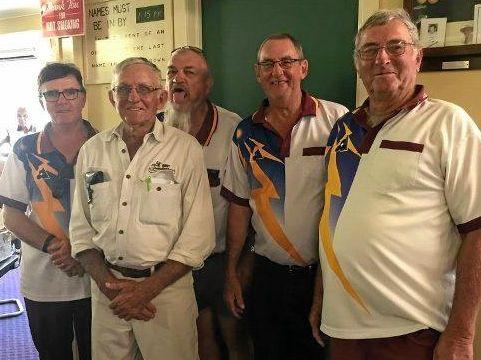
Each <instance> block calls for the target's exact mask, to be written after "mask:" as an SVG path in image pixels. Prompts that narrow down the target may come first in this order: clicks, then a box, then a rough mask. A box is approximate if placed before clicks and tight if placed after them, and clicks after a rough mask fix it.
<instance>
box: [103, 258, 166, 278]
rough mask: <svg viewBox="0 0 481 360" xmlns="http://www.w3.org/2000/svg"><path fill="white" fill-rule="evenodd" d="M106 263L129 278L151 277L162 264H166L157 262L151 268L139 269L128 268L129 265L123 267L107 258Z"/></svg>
mask: <svg viewBox="0 0 481 360" xmlns="http://www.w3.org/2000/svg"><path fill="white" fill-rule="evenodd" d="M105 265H107V267H108V268H110V269H113V270H115V271H118V272H119V273H121V274H122V275H123V276H125V277H129V278H143V277H149V276H152V274H153V273H154V272H155V271H157V270H159V269H160V267H161V266H162V265H164V262H160V263H158V264H155V265H154V266H152V267H151V268H149V269H142V270H139V269H132V268H128V267H123V266H119V265H115V264H112V263H110V262H108V261H107V260H105Z"/></svg>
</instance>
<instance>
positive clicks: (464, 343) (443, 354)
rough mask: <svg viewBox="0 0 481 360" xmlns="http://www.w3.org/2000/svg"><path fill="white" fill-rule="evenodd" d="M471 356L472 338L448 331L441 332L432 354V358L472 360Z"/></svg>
mask: <svg viewBox="0 0 481 360" xmlns="http://www.w3.org/2000/svg"><path fill="white" fill-rule="evenodd" d="M473 358H474V355H473V338H472V337H471V336H463V335H459V334H452V333H451V332H448V331H445V332H444V333H442V334H441V336H440V338H439V340H438V343H437V345H436V348H435V349H434V356H433V359H434V360H473Z"/></svg>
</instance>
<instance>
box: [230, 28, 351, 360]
mask: <svg viewBox="0 0 481 360" xmlns="http://www.w3.org/2000/svg"><path fill="white" fill-rule="evenodd" d="M254 69H255V74H256V78H257V81H258V82H259V84H260V85H261V87H262V89H263V90H264V93H265V94H266V95H267V99H265V100H264V101H263V102H262V104H261V107H260V108H259V109H258V110H257V112H255V113H254V114H253V115H252V116H249V117H248V118H246V119H244V120H243V121H242V122H241V123H240V124H239V126H238V127H237V130H236V132H235V135H234V137H233V140H232V143H231V154H230V156H229V161H228V165H227V170H226V175H225V178H224V184H223V188H222V194H223V195H224V196H225V197H226V199H228V200H229V202H230V204H229V211H228V221H227V224H228V225H227V269H226V287H225V298H226V301H227V303H228V306H229V308H230V309H231V311H232V312H233V314H234V315H235V316H237V317H241V316H242V315H243V313H244V312H245V313H246V315H247V317H248V318H249V320H250V322H251V324H252V326H251V328H252V336H253V341H254V353H255V358H256V359H263V360H264V359H320V358H322V348H321V346H320V344H317V343H316V341H315V340H314V338H313V337H312V334H311V329H310V326H309V321H308V315H309V310H310V307H311V301H312V291H313V287H314V279H315V274H316V269H317V264H318V244H319V241H318V221H319V220H318V219H319V217H320V214H321V211H322V207H323V189H324V175H325V171H324V165H323V159H324V156H323V155H324V149H325V145H326V143H327V137H328V135H329V132H330V131H331V129H332V125H333V124H334V122H335V121H336V120H337V119H338V118H339V117H341V116H342V115H343V114H344V113H346V111H347V109H346V108H345V107H344V106H341V105H339V104H335V103H332V102H329V101H325V100H319V99H316V98H314V97H313V96H311V95H309V94H308V93H307V92H305V91H303V90H302V87H301V82H302V80H303V79H304V78H305V77H306V76H307V73H308V62H307V59H305V58H304V55H303V51H302V47H301V44H300V43H299V42H298V41H297V40H296V39H294V38H293V37H292V36H291V35H289V34H279V35H272V36H269V37H268V38H267V39H266V40H264V42H263V43H262V44H261V45H260V47H259V50H258V55H257V63H256V64H255V65H254ZM251 216H252V225H253V228H254V230H255V260H254V270H253V278H252V293H251V299H250V301H249V304H248V305H247V306H246V304H245V303H244V297H243V294H242V289H241V286H240V282H239V277H238V274H237V272H236V266H237V262H238V259H239V256H240V254H241V250H242V247H243V245H244V242H245V238H246V233H247V229H248V225H249V221H250V220H251Z"/></svg>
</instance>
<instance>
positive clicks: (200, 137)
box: [195, 101, 219, 146]
mask: <svg viewBox="0 0 481 360" xmlns="http://www.w3.org/2000/svg"><path fill="white" fill-rule="evenodd" d="M218 123H219V116H218V113H217V109H216V107H215V106H214V105H213V104H212V103H211V102H210V101H207V113H206V114H205V118H204V121H203V122H202V126H201V128H200V129H199V131H198V132H197V134H196V136H195V138H196V139H197V141H198V142H199V144H201V145H202V146H208V145H209V143H210V140H211V139H212V136H213V135H214V132H215V131H216V130H217V125H218Z"/></svg>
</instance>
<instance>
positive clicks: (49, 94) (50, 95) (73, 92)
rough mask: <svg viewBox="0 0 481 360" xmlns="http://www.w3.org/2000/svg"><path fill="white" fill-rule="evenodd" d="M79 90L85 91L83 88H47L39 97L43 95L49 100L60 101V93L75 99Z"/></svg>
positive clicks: (66, 97) (67, 97)
mask: <svg viewBox="0 0 481 360" xmlns="http://www.w3.org/2000/svg"><path fill="white" fill-rule="evenodd" d="M79 92H84V90H83V89H65V90H62V91H59V90H47V91H44V92H43V93H40V95H39V97H42V96H43V98H44V99H45V101H48V102H56V101H58V99H59V97H60V94H62V95H63V97H64V98H65V99H67V100H75V99H76V98H77V97H78V93H79Z"/></svg>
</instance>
